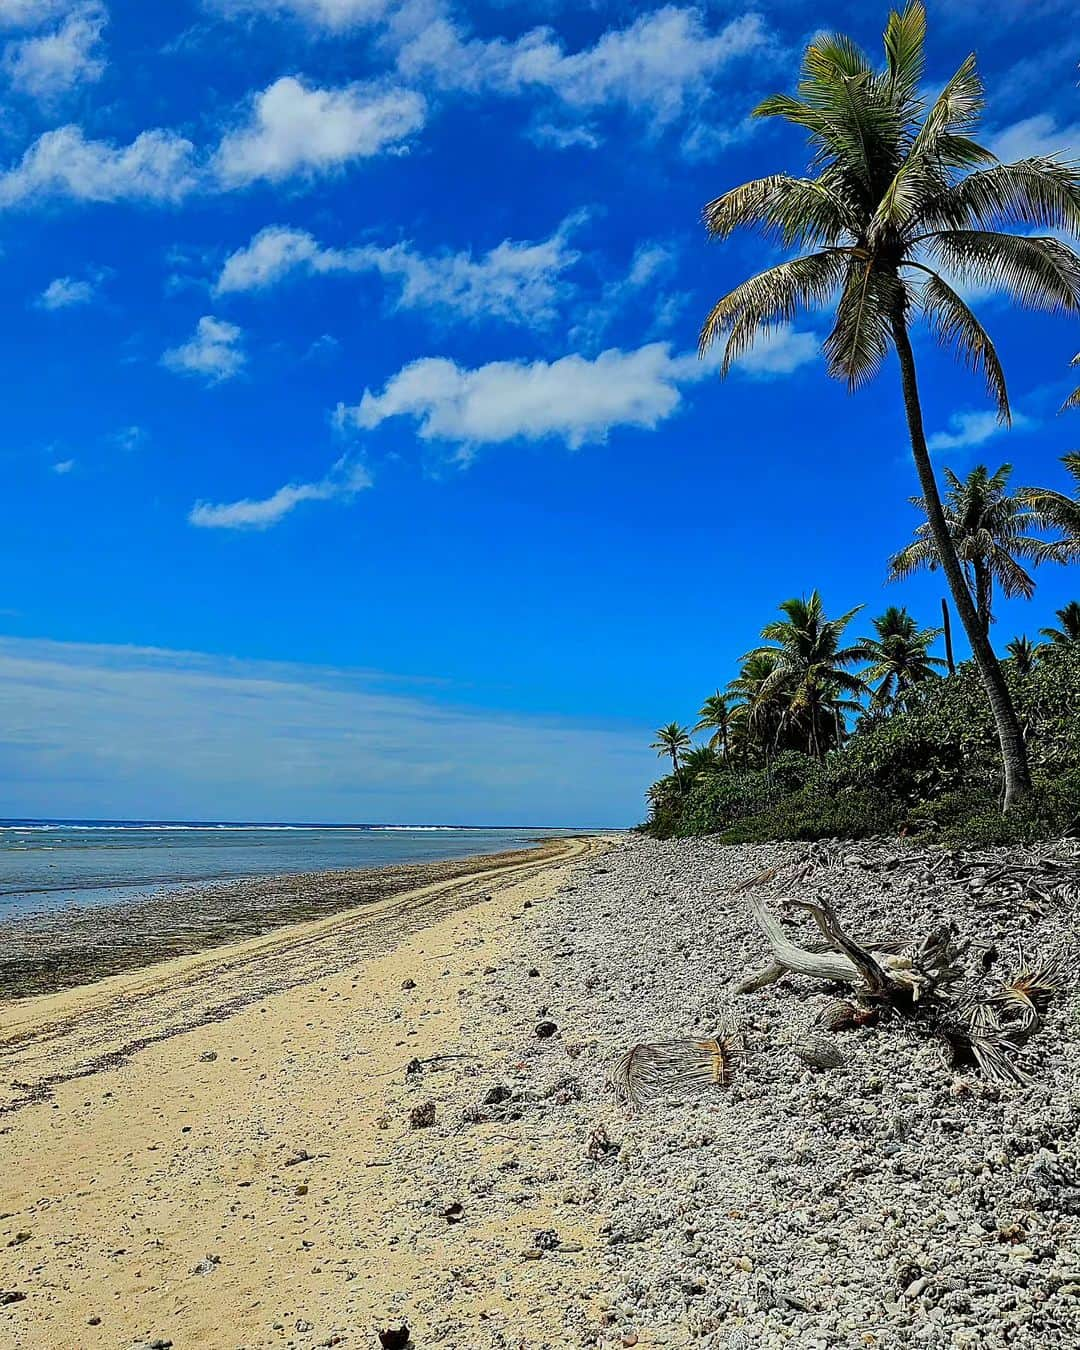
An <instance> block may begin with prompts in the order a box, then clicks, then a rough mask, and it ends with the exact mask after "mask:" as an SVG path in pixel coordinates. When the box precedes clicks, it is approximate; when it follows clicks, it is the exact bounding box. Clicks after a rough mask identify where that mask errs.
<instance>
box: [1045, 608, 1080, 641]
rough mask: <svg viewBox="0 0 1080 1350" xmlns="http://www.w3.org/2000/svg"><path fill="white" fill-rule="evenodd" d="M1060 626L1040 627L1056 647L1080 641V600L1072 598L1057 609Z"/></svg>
mask: <svg viewBox="0 0 1080 1350" xmlns="http://www.w3.org/2000/svg"><path fill="white" fill-rule="evenodd" d="M1056 613H1057V620H1058V623H1060V624H1061V627H1060V628H1040V629H1039V632H1040V633H1041V634H1042V635H1043V637H1044V638H1049V639H1050V642H1051V644H1052V645H1053V646H1055V647H1060V646H1064V645H1066V644H1068V645H1071V644H1072V643H1074V642H1075V643H1080V600H1070V601H1069V603H1068V604H1067V605H1065V606H1063V608H1061V609H1059V610H1057V611H1056Z"/></svg>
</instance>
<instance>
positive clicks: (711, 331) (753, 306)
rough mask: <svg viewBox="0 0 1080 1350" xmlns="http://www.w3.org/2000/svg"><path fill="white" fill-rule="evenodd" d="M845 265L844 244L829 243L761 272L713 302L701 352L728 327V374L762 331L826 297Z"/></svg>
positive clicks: (706, 321) (700, 340)
mask: <svg viewBox="0 0 1080 1350" xmlns="http://www.w3.org/2000/svg"><path fill="white" fill-rule="evenodd" d="M846 267H847V253H846V251H845V250H840V249H825V250H823V251H821V252H818V253H809V254H806V255H805V256H803V257H801V258H792V259H791V260H790V261H788V262H783V263H778V264H777V266H775V267H770V268H768V269H767V270H766V271H764V272H759V273H758V275H757V276H755V277H751V278H750V279H749V280H748V281H744V282H743V283H742V284H741V285H740V286H736V287H735V289H734V290H733V291H729V292H728V294H727V295H725V296H723V297H722V298H721V299H720V300H718V301H717V302H716V304H715V305H714V306H713V307H712V309H711V310H710V312H709V315H708V317H707V318H706V320H705V323H704V325H703V327H702V329H701V336H700V338H699V341H698V350H699V352H700V353H701V354H702V355H704V354H705V352H707V351H708V349H709V348H710V347H711V346H712V344H713V342H715V341H716V339H717V338H718V337H719V336H720V335H721V334H722V333H724V332H727V333H729V335H730V336H729V338H728V343H727V347H726V349H725V352H724V360H723V366H722V373H723V374H725V375H726V374H727V373H728V371H729V369H730V367H731V364H732V362H733V361H735V360H736V359H737V358H738V357H739V356H741V355H742V354H743V352H745V351H746V350H747V349H748V348H750V347H751V346H752V345H753V342H754V338H755V337H756V336H757V335H758V334H759V333H760V334H766V333H768V332H770V331H771V330H772V329H773V328H775V327H777V326H778V325H779V324H782V323H787V322H789V321H790V320H791V319H793V318H794V317H795V315H796V314H797V313H798V312H799V310H800V309H805V308H807V307H811V306H816V305H819V304H822V303H824V301H826V300H827V299H828V298H829V296H830V295H831V294H832V293H833V291H834V290H835V289H836V287H837V286H839V285H840V283H841V281H842V279H843V275H844V270H845V268H846Z"/></svg>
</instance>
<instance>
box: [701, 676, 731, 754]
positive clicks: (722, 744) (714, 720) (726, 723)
mask: <svg viewBox="0 0 1080 1350" xmlns="http://www.w3.org/2000/svg"><path fill="white" fill-rule="evenodd" d="M698 719H699V720H698V722H697V725H696V726H695V727H694V730H695V731H711V732H712V735H711V736H710V737H709V749H710V750H718V751H719V752H720V754H721V755H723V756H724V758H725V759H726V758H727V753H728V742H729V739H730V736H731V708H730V706H729V697H728V695H727V694H722V693H721V692H720V690H719V689H718V690H717V691H716V693H715V694H710V695H709V697H708V698H707V699H706V700H705V702H704V703H703V704H702V705H701V708H700V710H699V712H698Z"/></svg>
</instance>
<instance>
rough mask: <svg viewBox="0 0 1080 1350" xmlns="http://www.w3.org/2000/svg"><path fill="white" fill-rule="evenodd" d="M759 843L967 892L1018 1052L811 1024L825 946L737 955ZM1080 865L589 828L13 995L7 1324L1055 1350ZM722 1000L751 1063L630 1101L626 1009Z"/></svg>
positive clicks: (830, 891) (6, 1119) (1065, 1290)
mask: <svg viewBox="0 0 1080 1350" xmlns="http://www.w3.org/2000/svg"><path fill="white" fill-rule="evenodd" d="M752 877H758V878H759V888H758V889H757V890H756V891H755V894H756V895H759V896H761V897H762V903H764V904H767V905H769V906H773V907H777V908H779V907H780V906H781V905H782V904H783V900H784V895H785V887H787V886H790V885H791V884H793V883H794V880H795V879H798V885H800V886H802V887H804V888H805V889H807V890H809V891H810V892H811V893H816V894H819V895H824V894H827V895H828V896H829V897H830V899H831V903H832V905H833V906H834V907H835V909H836V911H837V912H838V913H839V914H841V915H842V916H843V918H844V920H845V922H847V923H848V924H850V925H851V927H852V928H854V929H855V930H856V931H858V932H864V933H867V932H868V933H874V932H883V931H885V929H886V927H887V928H888V929H889V930H898V931H900V932H902V933H909V934H913V935H916V936H918V935H920V934H925V933H927V932H929V931H931V930H932V929H934V928H936V927H937V926H938V925H940V924H941V923H942V922H945V923H948V924H949V925H950V926H951V929H952V930H953V931H955V932H956V933H957V934H958V935H961V936H963V937H965V938H967V939H970V941H971V945H970V947H968V948H966V956H965V957H964V961H965V963H966V967H967V968H969V969H970V970H971V971H972V972H973V974H972V977H971V978H972V979H974V981H975V983H976V984H977V985H978V986H979V987H983V988H986V989H993V988H994V987H997V988H1000V987H1001V983H1000V982H1001V981H1002V980H1003V979H1004V978H1006V977H1007V976H1008V972H1009V971H1010V970H1014V969H1015V968H1016V962H1017V961H1018V960H1020V959H1028V958H1036V957H1037V958H1038V959H1040V960H1043V959H1045V960H1046V961H1048V962H1050V963H1051V964H1052V965H1053V966H1054V968H1055V969H1056V970H1057V971H1058V972H1059V974H1058V975H1056V976H1055V984H1056V990H1055V992H1054V994H1053V995H1052V997H1051V998H1050V1000H1049V1003H1048V1007H1047V1009H1046V1012H1045V1017H1044V1019H1043V1025H1042V1026H1041V1027H1040V1030H1039V1032H1038V1034H1037V1035H1035V1036H1034V1037H1033V1038H1032V1039H1031V1040H1030V1041H1029V1042H1027V1043H1026V1044H1025V1045H1024V1046H1023V1047H1022V1050H1021V1052H1020V1055H1019V1058H1018V1066H1019V1068H1021V1069H1022V1071H1023V1079H1022V1080H1021V1081H1015V1082H1014V1081H1009V1082H1004V1083H1002V1082H997V1081H988V1080H987V1078H986V1077H985V1076H983V1075H981V1074H980V1073H979V1072H978V1071H977V1069H976V1068H975V1067H974V1066H973V1065H971V1064H967V1065H964V1064H953V1063H951V1062H950V1058H949V1054H948V1053H947V1047H946V1046H945V1044H944V1042H943V1041H942V1040H941V1038H940V1037H938V1036H936V1035H935V1034H933V1032H932V1031H931V1030H930V1029H928V1028H927V1026H925V1025H923V1024H922V1023H920V1021H919V1019H918V1018H916V1019H914V1020H905V1019H903V1018H899V1019H898V1018H895V1017H892V1018H890V1017H889V1016H887V1015H882V1016H881V1017H880V1018H877V1017H876V1016H874V1017H871V1018H870V1019H869V1020H867V1021H866V1022H865V1023H861V1024H857V1025H851V1026H849V1027H848V1028H847V1029H839V1030H834V1031H832V1032H830V1033H829V1034H828V1035H826V1034H825V1033H824V1032H823V1031H822V1029H821V1023H820V1022H819V1021H818V1020H817V1019H819V1017H820V1016H821V1014H822V1013H823V1011H825V1010H828V1009H830V1008H832V1006H833V1005H834V1004H835V1002H836V999H837V989H836V987H835V986H833V987H830V986H829V985H828V984H823V983H822V982H821V981H820V980H815V979H813V978H811V977H809V976H805V975H790V974H789V975H786V976H784V977H783V978H780V979H776V980H771V981H770V982H768V983H758V984H756V985H754V986H753V987H752V988H750V989H746V988H745V981H746V977H747V976H748V975H751V974H753V973H755V972H758V971H760V970H761V968H762V966H763V964H764V962H765V958H766V956H767V951H766V949H765V946H764V940H763V935H762V932H761V931H760V929H759V927H758V926H757V924H756V922H755V920H754V918H753V917H752V914H751V909H750V906H749V905H748V903H747V895H746V892H745V891H744V890H743V889H742V888H743V883H745V882H746V881H747V880H748V879H749V878H752ZM762 877H764V878H765V880H764V881H761V880H760V878H762ZM1078 896H1080V845H1077V844H1075V843H1074V842H1070V841H1059V842H1058V843H1057V844H1051V845H1047V846H1045V848H1043V849H1041V850H1040V849H1036V850H1029V851H1027V852H1025V851H1022V850H1015V849H1014V850H988V851H985V852H983V853H980V852H978V851H975V852H970V853H964V852H958V851H955V850H953V851H950V850H937V851H935V850H929V851H927V850H922V849H920V848H919V847H918V846H913V845H905V844H903V843H900V842H897V841H892V842H889V841H876V842H875V841H868V842H866V843H863V844H855V845H853V844H844V843H839V842H837V843H835V844H834V845H831V846H827V847H820V846H815V847H814V848H812V849H810V850H808V849H807V848H806V847H805V846H801V845H791V844H770V845H746V846H740V847H737V848H732V847H726V846H724V845H721V844H719V843H718V842H716V841H715V840H713V839H708V838H705V839H696V840H682V841H669V842H656V841H652V840H648V839H644V838H640V837H634V836H618V837H610V836H609V837H596V838H580V839H574V840H564V841H559V842H558V843H557V844H552V845H549V846H548V850H547V853H546V855H545V856H542V857H539V858H538V857H536V856H529V857H525V858H523V859H518V860H517V861H515V862H514V863H513V864H512V865H510V866H504V867H503V868H502V869H501V870H500V871H497V872H490V871H488V872H485V871H479V872H476V873H475V874H473V875H472V876H470V877H468V878H459V879H457V880H455V881H443V882H439V883H433V884H432V885H430V886H429V887H427V888H425V889H423V890H421V891H419V892H412V893H409V894H405V895H399V896H394V897H390V898H388V899H386V900H383V901H380V902H378V903H377V904H374V905H368V906H365V907H363V908H360V909H357V910H354V911H349V912H345V913H341V914H337V915H334V916H332V917H329V918H324V919H320V920H317V921H315V922H312V923H308V924H303V925H299V926H294V927H291V928H284V929H280V930H278V931H276V932H274V933H271V934H266V935H263V936H261V937H258V938H255V939H250V940H248V941H246V942H244V943H240V944H236V945H233V946H229V947H220V948H217V949H214V950H212V951H207V952H203V953H200V954H196V955H193V956H188V957H184V958H181V959H179V960H174V961H171V962H167V963H164V964H160V965H157V966H152V967H147V968H145V969H143V970H140V971H134V972H128V973H125V974H122V975H118V976H112V977H110V978H107V979H104V980H101V981H98V982H97V983H94V984H90V985H87V986H85V987H82V988H79V989H73V990H66V991H62V992H59V993H56V994H53V995H48V996H44V997H40V998H31V999H24V1000H21V1001H17V1002H14V1003H10V1004H8V1005H7V1006H6V1007H5V1008H4V1009H3V1012H2V1028H3V1029H2V1032H0V1067H2V1073H0V1148H2V1154H3V1160H4V1167H3V1169H2V1171H0V1346H3V1347H4V1350H8V1347H11V1350H153V1348H155V1347H156V1350H163V1348H164V1347H169V1346H171V1347H175V1350H186V1348H187V1347H205V1348H207V1350H263V1348H264V1347H290V1348H292V1350H316V1347H328V1346H344V1347H362V1348H364V1350H367V1348H368V1347H370V1348H371V1350H377V1347H378V1346H379V1340H378V1337H377V1332H378V1331H379V1330H387V1329H390V1328H393V1327H395V1326H400V1325H401V1324H402V1323H407V1325H408V1326H409V1328H410V1329H411V1332H412V1340H411V1342H410V1344H411V1345H412V1346H414V1347H415V1350H425V1347H429V1346H440V1347H447V1348H448V1350H560V1348H562V1347H573V1346H582V1347H584V1346H601V1347H605V1350H607V1348H608V1347H618V1348H620V1350H621V1348H624V1347H632V1346H666V1347H669V1350H677V1348H678V1347H687V1348H688V1350H690V1348H693V1350H746V1347H758V1346H761V1347H766V1348H767V1350H780V1348H781V1347H790V1348H791V1350H834V1347H839V1348H840V1350H867V1348H869V1350H908V1347H910V1346H912V1345H915V1346H918V1347H920V1348H921V1350H922V1348H925V1350H1048V1348H1051V1350H1071V1348H1072V1347H1074V1346H1076V1345H1077V1344H1080V1076H1078V1072H1077V1065H1076V1057H1075V1051H1074V1042H1075V1021H1076V1001H1075V1000H1076V996H1075V987H1074V979H1073V976H1072V973H1071V972H1073V971H1075V969H1076V967H1077V961H1078V958H1080V932H1078V931H1077V925H1076V917H1075V916H1076V904H1077V897H1078ZM790 924H791V929H790V931H791V933H792V935H793V937H794V939H795V940H797V941H801V942H802V943H804V944H806V943H810V942H812V941H813V940H814V939H815V936H819V934H817V930H816V928H815V926H814V924H813V922H812V921H811V920H810V919H809V918H808V917H806V916H795V915H792V916H791V917H790ZM1018 944H1019V945H1018ZM1020 947H1022V949H1023V951H1022V952H1021V950H1020ZM995 982H996V983H995ZM731 1022H734V1023H735V1024H736V1025H737V1026H738V1028H739V1031H740V1033H741V1036H742V1039H743V1042H744V1052H743V1054H742V1055H741V1057H740V1058H739V1059H738V1060H737V1062H736V1063H735V1064H734V1068H733V1072H732V1074H731V1075H730V1076H729V1080H726V1081H724V1082H721V1083H719V1084H718V1083H716V1082H715V1081H714V1080H712V1079H710V1080H709V1081H708V1083H706V1084H704V1085H703V1084H702V1083H701V1082H700V1081H698V1083H697V1085H696V1086H691V1085H690V1084H685V1085H684V1086H682V1087H680V1088H669V1089H668V1090H667V1091H666V1092H664V1093H662V1094H661V1096H660V1097H659V1098H658V1099H656V1100H654V1101H652V1102H650V1103H649V1104H648V1105H647V1106H645V1107H643V1108H642V1109H641V1110H639V1111H637V1112H636V1113H631V1112H628V1111H627V1110H626V1109H625V1107H623V1106H620V1105H619V1104H618V1103H617V1102H616V1100H615V1098H614V1096H613V1093H612V1091H611V1087H610V1084H609V1074H610V1072H611V1069H612V1065H613V1063H614V1062H615V1061H616V1059H617V1058H618V1057H619V1056H620V1055H621V1054H622V1053H623V1052H624V1051H625V1050H627V1049H628V1048H629V1047H631V1046H634V1045H637V1044H640V1043H641V1042H655V1041H664V1040H667V1039H669V1038H683V1039H682V1040H681V1041H680V1044H684V1045H685V1044H686V1043H687V1041H689V1042H690V1043H694V1042H695V1041H697V1039H698V1038H702V1037H704V1038H706V1039H707V1038H709V1037H710V1036H712V1035H715V1034H716V1031H717V1029H718V1028H720V1027H723V1026H726V1025H728V1024H729V1023H731ZM811 1029H813V1031H814V1037H815V1040H814V1047H815V1054H817V1055H818V1056H819V1057H820V1053H821V1041H822V1037H823V1036H824V1037H825V1040H826V1042H827V1044H826V1046H825V1049H826V1051H827V1056H826V1059H825V1060H824V1062H822V1063H815V1064H810V1063H808V1062H807V1060H806V1059H805V1058H804V1055H805V1042H806V1038H807V1036H808V1032H809V1031H810V1030H811Z"/></svg>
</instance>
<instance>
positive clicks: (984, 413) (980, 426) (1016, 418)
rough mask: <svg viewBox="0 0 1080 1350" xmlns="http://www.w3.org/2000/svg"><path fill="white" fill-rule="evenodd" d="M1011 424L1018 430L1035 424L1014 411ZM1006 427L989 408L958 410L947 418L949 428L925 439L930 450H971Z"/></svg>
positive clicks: (999, 433)
mask: <svg viewBox="0 0 1080 1350" xmlns="http://www.w3.org/2000/svg"><path fill="white" fill-rule="evenodd" d="M1012 424H1013V427H1014V429H1016V430H1018V431H1023V430H1025V429H1027V428H1029V427H1032V426H1034V425H1035V423H1034V422H1033V421H1032V419H1031V418H1030V417H1025V416H1024V415H1023V414H1022V413H1016V412H1014V413H1013V420H1012ZM1008 429H1009V428H1008V427H1007V426H1006V425H1005V424H1004V423H1003V422H1000V421H998V417H997V414H996V413H995V412H992V411H991V410H990V409H989V408H986V409H980V410H978V411H974V412H958V413H953V415H952V416H951V417H950V418H949V429H948V430H947V431H935V432H934V434H933V435H932V436H931V437H930V439H929V440H928V441H927V445H928V447H929V449H930V450H931V451H939V450H973V449H974V448H975V447H976V446H979V445H985V444H986V442H987V441H989V440H991V439H993V437H995V436H1000V435H1001V434H1002V432H1004V431H1008Z"/></svg>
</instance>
